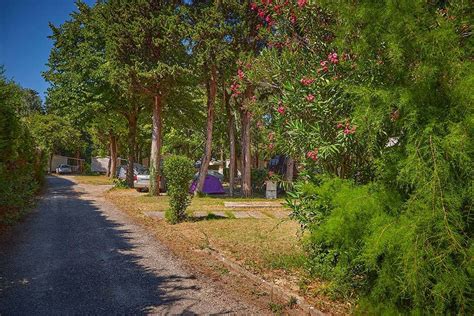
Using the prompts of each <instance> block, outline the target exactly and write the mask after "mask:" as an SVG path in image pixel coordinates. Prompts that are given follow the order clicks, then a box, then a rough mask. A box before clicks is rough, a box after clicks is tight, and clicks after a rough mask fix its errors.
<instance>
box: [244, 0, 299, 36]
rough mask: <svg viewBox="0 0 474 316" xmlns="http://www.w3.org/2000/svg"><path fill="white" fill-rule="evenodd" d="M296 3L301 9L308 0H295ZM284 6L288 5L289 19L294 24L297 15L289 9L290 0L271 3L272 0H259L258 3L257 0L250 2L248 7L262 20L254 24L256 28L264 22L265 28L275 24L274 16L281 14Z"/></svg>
mask: <svg viewBox="0 0 474 316" xmlns="http://www.w3.org/2000/svg"><path fill="white" fill-rule="evenodd" d="M296 4H297V6H298V7H299V8H300V9H301V8H304V7H305V6H306V5H307V4H308V0H297V1H296ZM285 7H290V17H289V19H290V22H291V23H292V24H295V23H296V19H297V17H296V15H295V13H294V12H293V10H292V9H291V7H293V4H291V1H289V0H286V1H285V2H283V3H280V4H277V3H273V0H260V4H258V3H257V2H251V3H250V9H251V10H252V11H256V13H257V16H258V17H259V18H260V19H261V20H262V23H260V24H258V25H257V26H256V28H257V30H258V29H260V28H262V27H263V26H264V25H265V24H266V26H267V28H271V27H272V26H273V25H274V24H275V20H274V16H275V15H277V16H278V15H281V14H282V13H283V10H282V9H283V8H285Z"/></svg>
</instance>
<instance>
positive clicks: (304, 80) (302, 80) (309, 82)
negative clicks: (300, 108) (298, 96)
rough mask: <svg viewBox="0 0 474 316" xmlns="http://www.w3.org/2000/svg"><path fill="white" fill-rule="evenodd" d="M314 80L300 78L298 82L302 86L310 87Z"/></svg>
mask: <svg viewBox="0 0 474 316" xmlns="http://www.w3.org/2000/svg"><path fill="white" fill-rule="evenodd" d="M315 81H316V79H313V78H304V77H303V78H301V80H300V83H301V84H302V85H303V86H309V85H311V84H312V83H313V82H315Z"/></svg>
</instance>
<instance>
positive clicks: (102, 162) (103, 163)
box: [91, 157, 122, 173]
mask: <svg viewBox="0 0 474 316" xmlns="http://www.w3.org/2000/svg"><path fill="white" fill-rule="evenodd" d="M109 160H110V157H92V158H91V171H92V172H100V173H107V171H108V169H109ZM120 165H122V158H117V168H118V167H119V166H120Z"/></svg>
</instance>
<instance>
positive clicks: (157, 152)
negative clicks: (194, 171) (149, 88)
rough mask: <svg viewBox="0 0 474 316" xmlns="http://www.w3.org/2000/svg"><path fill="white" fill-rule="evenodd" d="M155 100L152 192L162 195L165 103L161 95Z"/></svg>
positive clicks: (151, 157)
mask: <svg viewBox="0 0 474 316" xmlns="http://www.w3.org/2000/svg"><path fill="white" fill-rule="evenodd" d="M154 101H155V102H154V104H153V118H152V121H153V127H152V132H151V153H150V193H151V194H152V195H160V179H161V169H160V164H161V145H162V139H161V137H162V129H163V118H162V113H163V104H162V99H161V96H160V95H156V96H155V100H154Z"/></svg>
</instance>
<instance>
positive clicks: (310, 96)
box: [306, 94, 314, 102]
mask: <svg viewBox="0 0 474 316" xmlns="http://www.w3.org/2000/svg"><path fill="white" fill-rule="evenodd" d="M306 101H308V102H313V101H314V95H312V94H308V95H307V96H306Z"/></svg>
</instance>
